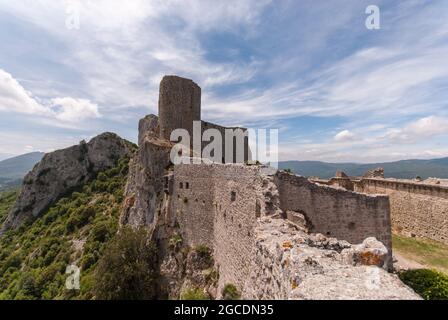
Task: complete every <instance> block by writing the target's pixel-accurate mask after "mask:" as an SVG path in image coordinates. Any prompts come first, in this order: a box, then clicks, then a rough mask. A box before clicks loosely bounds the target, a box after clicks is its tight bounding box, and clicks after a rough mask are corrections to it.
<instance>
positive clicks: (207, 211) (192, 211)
mask: <svg viewBox="0 0 448 320" xmlns="http://www.w3.org/2000/svg"><path fill="white" fill-rule="evenodd" d="M171 199H172V204H171V206H172V209H171V210H172V213H173V214H174V215H175V217H176V219H177V221H178V224H179V227H180V230H181V232H182V238H183V239H184V241H185V243H186V244H187V245H188V246H190V247H194V246H197V245H207V246H209V247H212V244H213V230H214V220H215V217H214V216H215V207H214V205H213V202H214V180H213V166H208V165H193V164H192V165H185V164H183V165H177V166H175V167H174V179H173V194H172V196H171Z"/></svg>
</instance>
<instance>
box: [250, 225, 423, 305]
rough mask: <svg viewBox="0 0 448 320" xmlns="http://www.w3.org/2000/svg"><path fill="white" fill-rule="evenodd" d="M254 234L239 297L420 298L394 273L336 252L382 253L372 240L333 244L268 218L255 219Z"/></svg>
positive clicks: (312, 298)
mask: <svg viewBox="0 0 448 320" xmlns="http://www.w3.org/2000/svg"><path fill="white" fill-rule="evenodd" d="M255 232H256V238H255V243H254V252H253V255H252V257H251V264H250V265H251V266H250V269H251V272H250V276H249V277H248V279H247V281H246V283H245V285H244V288H243V290H242V291H243V295H242V298H243V299H300V300H303V299H306V300H315V299H325V300H335V299H375V300H376V299H416V300H419V299H421V298H420V297H419V296H418V295H417V294H416V293H415V292H414V291H412V289H410V288H409V287H407V286H406V285H404V284H403V283H402V282H401V281H400V279H399V278H398V277H397V276H396V275H394V274H391V273H388V272H387V271H386V270H384V269H383V268H379V267H377V266H372V265H370V266H366V265H353V264H352V263H351V262H350V261H349V262H347V261H346V260H345V259H344V257H343V254H342V253H340V252H339V249H340V248H338V246H349V248H347V249H346V250H354V251H355V252H359V250H360V248H361V247H364V248H366V249H367V250H370V249H374V250H376V249H378V250H379V252H381V253H384V249H385V248H384V246H383V247H380V246H379V245H378V243H377V242H378V241H376V240H375V239H374V238H368V239H366V241H365V242H364V243H363V244H362V245H361V246H360V245H350V244H349V243H347V242H344V243H342V242H340V241H339V245H338V246H336V245H334V243H336V242H338V241H337V240H336V239H332V238H326V237H325V236H323V235H321V234H316V235H309V234H307V233H305V232H303V231H302V230H300V229H297V228H293V227H291V225H290V224H289V223H287V222H286V221H285V220H283V219H269V218H268V219H266V218H262V219H259V221H258V226H257V228H256V231H255ZM329 243H333V245H330V246H329V245H328V244H329ZM332 246H333V248H332ZM344 251H345V250H343V252H344ZM369 252H370V251H369ZM378 254H379V253H378ZM379 255H380V256H382V255H381V254H379ZM367 262H371V261H370V260H369V261H367Z"/></svg>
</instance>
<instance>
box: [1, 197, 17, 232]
mask: <svg viewBox="0 0 448 320" xmlns="http://www.w3.org/2000/svg"><path fill="white" fill-rule="evenodd" d="M18 193H19V189H14V190H10V191H5V192H1V193H0V225H2V223H3V221H5V219H6V216H7V215H8V212H9V210H10V209H11V208H12V206H13V205H14V203H15V201H16V198H17V195H18Z"/></svg>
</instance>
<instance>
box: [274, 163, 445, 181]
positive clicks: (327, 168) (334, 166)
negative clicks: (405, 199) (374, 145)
mask: <svg viewBox="0 0 448 320" xmlns="http://www.w3.org/2000/svg"><path fill="white" fill-rule="evenodd" d="M378 167H381V168H384V174H385V176H386V177H387V178H397V179H413V178H415V177H417V176H419V177H421V178H422V179H426V178H429V177H435V178H444V179H447V178H448V158H442V159H432V160H400V161H395V162H384V163H369V164H359V163H328V162H320V161H282V162H280V163H279V169H291V170H292V171H293V172H294V173H296V174H299V175H301V176H304V177H310V176H316V177H320V178H324V179H328V178H331V177H334V174H335V173H336V171H337V170H341V171H344V172H345V173H346V174H347V175H349V176H362V175H363V174H364V173H365V172H366V171H368V170H370V169H374V168H378Z"/></svg>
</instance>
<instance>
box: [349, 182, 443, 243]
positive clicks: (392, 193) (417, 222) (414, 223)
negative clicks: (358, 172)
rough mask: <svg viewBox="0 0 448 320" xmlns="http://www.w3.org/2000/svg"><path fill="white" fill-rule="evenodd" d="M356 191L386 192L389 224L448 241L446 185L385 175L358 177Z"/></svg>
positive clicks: (406, 231)
mask: <svg viewBox="0 0 448 320" xmlns="http://www.w3.org/2000/svg"><path fill="white" fill-rule="evenodd" d="M355 190H356V191H358V192H364V193H371V194H387V195H388V196H389V198H390V208H391V220H392V228H393V229H394V230H395V231H397V232H401V233H404V234H407V235H415V236H417V237H425V238H429V239H433V240H436V241H440V242H443V243H446V244H448V187H447V186H438V185H430V184H422V183H415V182H405V181H398V180H388V179H362V180H361V181H359V182H357V183H356V184H355Z"/></svg>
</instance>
